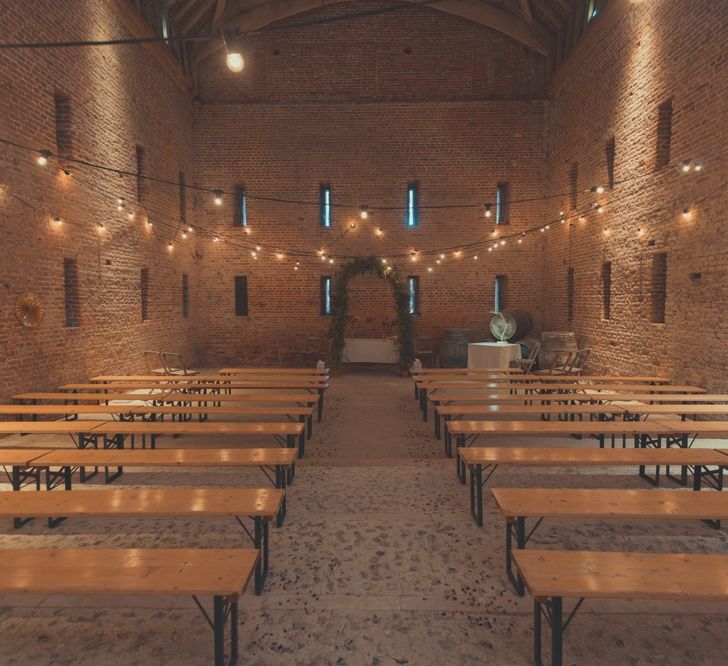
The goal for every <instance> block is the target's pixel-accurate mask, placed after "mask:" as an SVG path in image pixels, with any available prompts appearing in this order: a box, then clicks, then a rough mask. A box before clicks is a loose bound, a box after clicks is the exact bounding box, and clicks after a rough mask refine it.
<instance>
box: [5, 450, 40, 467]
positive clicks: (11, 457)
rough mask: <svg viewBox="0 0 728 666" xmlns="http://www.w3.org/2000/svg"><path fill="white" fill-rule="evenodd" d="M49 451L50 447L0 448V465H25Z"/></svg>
mask: <svg viewBox="0 0 728 666" xmlns="http://www.w3.org/2000/svg"><path fill="white" fill-rule="evenodd" d="M51 451H52V449H0V465H7V466H8V467H13V466H16V465H18V466H20V467H27V466H28V465H29V463H30V462H31V461H32V460H35V459H36V458H40V457H42V456H43V455H45V454H46V453H50V452H51Z"/></svg>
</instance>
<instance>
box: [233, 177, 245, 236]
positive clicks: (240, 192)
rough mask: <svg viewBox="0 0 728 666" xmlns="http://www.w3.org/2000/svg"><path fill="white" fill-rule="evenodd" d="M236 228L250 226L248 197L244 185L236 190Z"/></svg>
mask: <svg viewBox="0 0 728 666" xmlns="http://www.w3.org/2000/svg"><path fill="white" fill-rule="evenodd" d="M235 226H236V227H247V226H248V195H247V193H246V191H245V188H244V187H243V186H242V185H238V187H236V188H235Z"/></svg>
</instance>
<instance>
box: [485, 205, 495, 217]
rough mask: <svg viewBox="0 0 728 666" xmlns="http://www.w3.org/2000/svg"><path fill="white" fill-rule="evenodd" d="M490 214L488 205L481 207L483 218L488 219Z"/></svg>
mask: <svg viewBox="0 0 728 666" xmlns="http://www.w3.org/2000/svg"><path fill="white" fill-rule="evenodd" d="M492 214H493V212H492V211H491V205H490V204H489V203H487V204H485V206H484V207H483V215H484V216H485V217H490V216H491V215H492Z"/></svg>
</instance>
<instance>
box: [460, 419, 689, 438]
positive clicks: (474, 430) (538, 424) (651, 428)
mask: <svg viewBox="0 0 728 666" xmlns="http://www.w3.org/2000/svg"><path fill="white" fill-rule="evenodd" d="M676 423H677V424H686V425H689V426H690V427H691V428H692V426H693V425H694V424H695V422H694V421H677V422H675V421H670V422H668V421H496V420H487V421H448V422H447V428H448V430H449V431H450V433H451V434H453V435H475V434H477V435H492V436H493V435H494V436H507V435H514V436H518V435H523V436H541V437H561V436H563V437H568V436H569V435H587V436H588V435H591V434H605V435H623V434H626V435H641V434H650V435H676V434H678V432H681V431H678V430H675V428H673V427H670V424H672V425H675V424H676ZM683 427H684V426H683Z"/></svg>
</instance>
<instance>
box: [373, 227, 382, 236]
mask: <svg viewBox="0 0 728 666" xmlns="http://www.w3.org/2000/svg"><path fill="white" fill-rule="evenodd" d="M374 235H375V236H378V237H380V238H381V237H382V236H384V232H383V231H382V230H381V229H380V228H379V227H377V228H376V229H375V230H374Z"/></svg>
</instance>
